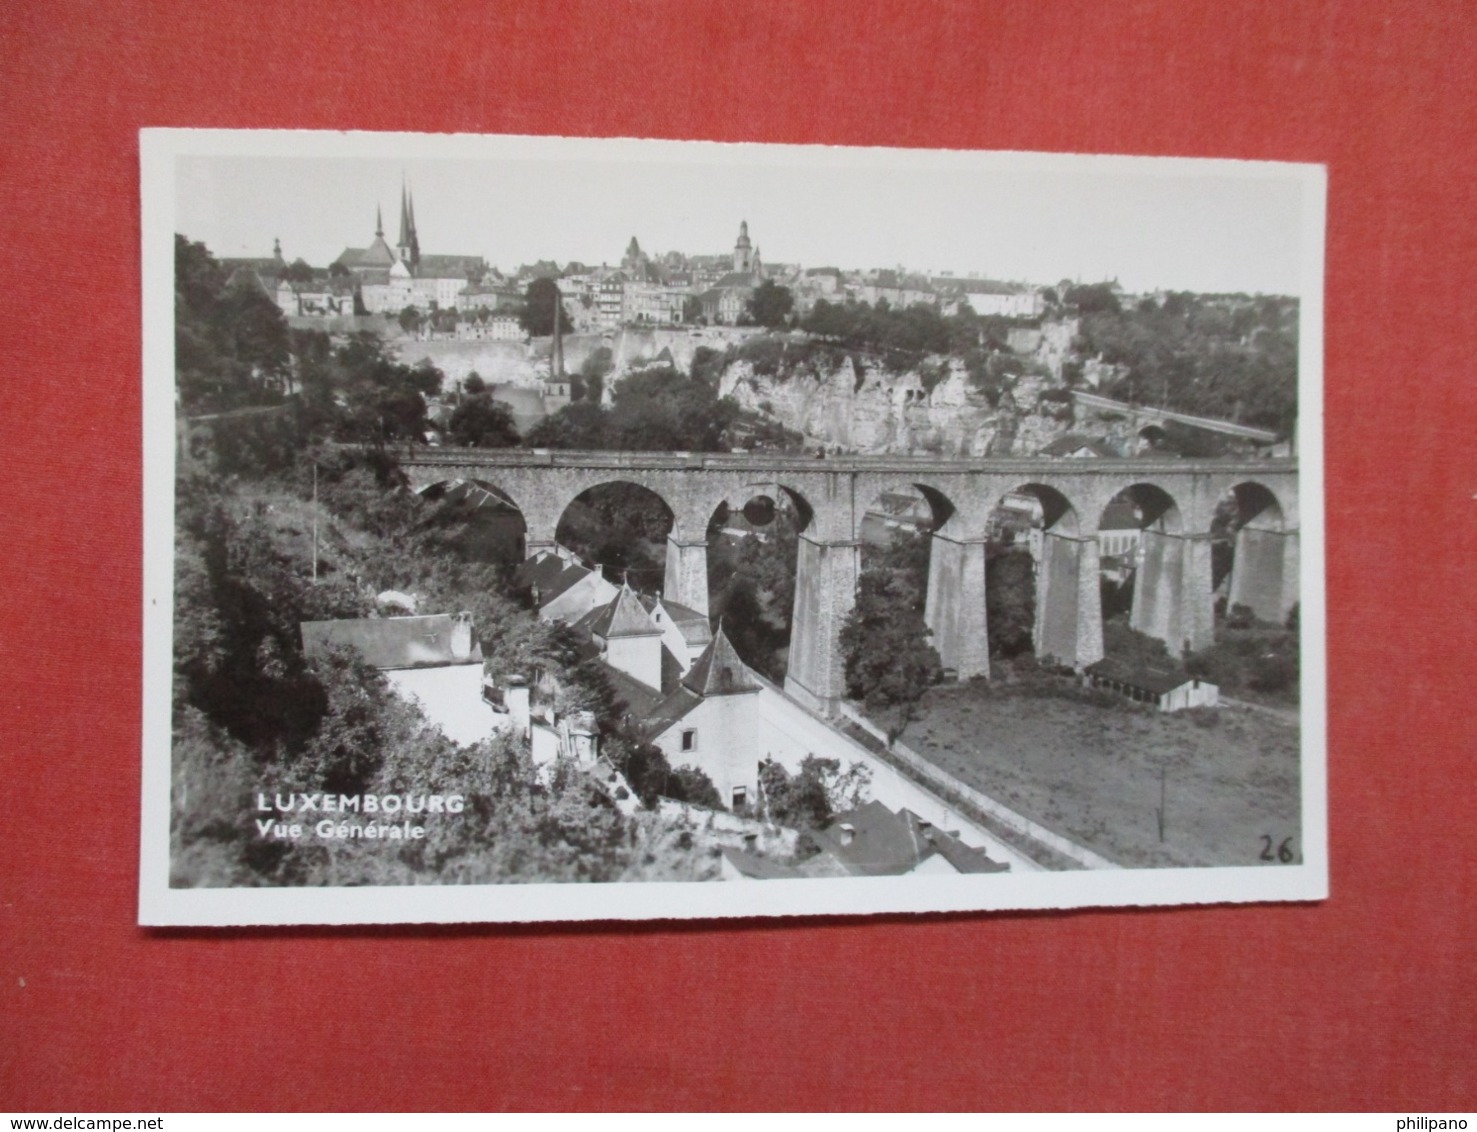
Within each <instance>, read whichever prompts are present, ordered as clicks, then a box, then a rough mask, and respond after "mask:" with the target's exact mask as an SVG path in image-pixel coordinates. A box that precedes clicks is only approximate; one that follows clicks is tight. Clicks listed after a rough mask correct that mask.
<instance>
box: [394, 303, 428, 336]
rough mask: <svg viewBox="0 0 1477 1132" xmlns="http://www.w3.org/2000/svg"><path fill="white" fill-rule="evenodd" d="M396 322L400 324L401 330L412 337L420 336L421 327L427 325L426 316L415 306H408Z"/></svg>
mask: <svg viewBox="0 0 1477 1132" xmlns="http://www.w3.org/2000/svg"><path fill="white" fill-rule="evenodd" d="M396 321H398V322H399V323H400V329H401V330H403V331H405V333H407V334H410V335H415V334H419V333H420V330H421V327H422V326H424V325H425V322H426V316H425V315H423V314H421V312H420V311H419V310H418V309H417V308H416V307H413V306H407V307H406V308H405V309H404V310H402V311H401V312H400V314H399V316H398V317H397V319H396Z"/></svg>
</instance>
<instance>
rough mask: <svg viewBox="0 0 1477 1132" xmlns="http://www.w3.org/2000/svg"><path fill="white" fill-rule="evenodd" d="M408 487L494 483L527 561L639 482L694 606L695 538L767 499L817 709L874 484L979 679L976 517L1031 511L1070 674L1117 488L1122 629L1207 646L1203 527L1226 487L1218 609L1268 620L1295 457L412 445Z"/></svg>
mask: <svg viewBox="0 0 1477 1132" xmlns="http://www.w3.org/2000/svg"><path fill="white" fill-rule="evenodd" d="M400 463H401V466H402V467H403V468H404V470H405V472H406V474H407V476H408V477H409V478H410V482H411V486H412V487H413V488H414V489H415V490H417V491H420V490H424V489H425V488H427V487H430V486H432V485H434V484H438V483H445V482H449V481H454V480H467V481H474V482H477V483H479V484H482V485H484V486H486V487H489V488H493V489H495V490H496V491H497V492H498V493H499V494H500V495H502V496H504V497H505V498H506V499H507V500H508V501H509V502H511V503H512V504H513V505H514V506H516V507H517V508H518V510H519V511H520V512H521V513H522V515H523V519H524V522H525V524H526V528H527V536H526V537H527V548H528V552H529V553H530V554H531V553H534V552H535V551H537V550H539V549H540V548H545V547H552V546H553V544H554V534H555V531H556V529H557V528H558V525H559V520H560V517H561V516H562V515H563V513H564V510H565V508H566V507H567V506H568V505H569V504H570V503H571V502H572V501H573V500H574V499H575V497H576V496H578V495H580V494H581V493H582V492H584V491H587V490H588V489H590V488H592V487H597V486H599V485H601V484H607V483H612V482H626V483H635V484H639V485H641V486H642V487H645V488H648V489H650V490H651V491H653V492H655V493H656V494H657V495H658V496H660V497H661V498H662V499H663V500H664V501H665V503H666V505H667V507H668V508H669V509H670V510H671V512H672V529H671V532H670V534H669V535H668V544H667V565H666V582H665V587H664V591H665V594H666V596H667V597H669V598H671V599H673V600H675V601H678V602H680V603H682V604H683V605H687V606H689V607H691V608H693V609H697V610H700V611H702V612H707V609H708V576H707V531H708V526H709V523H710V521H711V519H712V517H713V514H714V512H715V511H716V510H717V508H718V507H719V506H720V505H721V504H725V503H726V504H728V505H729V506H731V507H735V508H738V507H742V506H743V505H744V503H745V502H746V501H747V500H749V499H751V498H753V497H754V496H755V495H767V496H771V497H774V496H776V495H777V494H778V493H780V492H783V493H784V494H785V495H787V496H788V497H789V499H790V500H791V501H792V502H793V503H794V505H795V508H796V510H797V511H798V513H799V515H800V519H801V522H802V524H803V529H802V531H801V534H800V546H799V555H798V562H797V566H796V571H797V576H796V584H795V607H794V615H793V619H792V622H791V645H790V659H789V675H788V676H787V678H786V681H785V684H786V690H787V691H788V692H790V693H791V694H792V695H794V696H795V697H796V698H798V699H800V700H801V701H802V702H804V703H806V704H808V705H809V706H811V707H813V708H816V709H818V710H822V711H833V710H834V709H835V706H836V703H837V701H838V699H839V698H840V697H841V696H842V695H843V694H844V692H845V678H844V673H843V670H842V658H841V649H840V632H841V625H842V623H843V621H844V620H845V618H846V615H847V613H848V612H849V611H850V610H851V608H852V605H853V603H854V600H855V590H856V582H857V575H858V572H859V557H860V556H859V538H860V532H861V524H862V519H863V517H864V515H865V513H866V511H867V509H868V508H869V507H870V506H871V505H872V504H873V503H874V502H875V501H876V500H877V499H878V498H879V496H881V494H882V493H883V492H884V491H885V490H889V489H896V488H899V487H903V486H907V485H912V486H914V487H916V488H917V489H918V490H919V491H920V492H921V493H922V494H923V496H924V497H925V498H926V499H927V500H928V502H929V504H930V506H931V507H932V508H933V513H934V522H935V529H934V532H933V537H932V546H931V553H930V566H929V579H928V604H927V621H928V624H929V627H930V628H931V629H932V630H933V643H934V645H935V647H936V648H937V649H938V652H939V655H940V658H941V659H942V661H943V663H944V665H945V666H946V667H950V668H953V669H955V670H957V672H958V673H959V675H960V676H961V677H968V676H973V675H980V674H984V675H988V673H989V637H988V626H987V624H986V614H985V540H986V532H987V530H988V527H989V521H990V516H991V513H992V512H993V511H994V510H995V508H997V507H998V506H999V505H1000V503H1001V500H1002V499H1003V498H1004V497H1005V496H1007V495H1008V494H1011V493H1018V494H1026V495H1031V496H1034V497H1035V498H1036V499H1037V500H1038V501H1039V502H1040V504H1041V509H1042V537H1041V551H1040V555H1039V559H1038V566H1037V579H1036V626H1035V644H1036V651H1037V655H1039V656H1051V657H1055V658H1056V659H1058V660H1059V661H1062V662H1065V663H1068V664H1072V665H1075V666H1082V665H1086V664H1091V663H1093V662H1094V661H1096V660H1100V659H1101V658H1102V655H1103V651H1102V650H1103V644H1102V641H1103V633H1102V608H1101V601H1100V596H1099V560H1098V543H1097V537H1096V536H1097V531H1098V523H1099V519H1100V517H1101V516H1102V513H1103V510H1104V508H1105V507H1106V506H1107V505H1108V503H1109V502H1110V501H1111V500H1112V499H1113V498H1114V497H1115V496H1116V495H1118V494H1119V493H1120V492H1124V491H1128V492H1130V493H1131V494H1132V496H1133V498H1134V500H1135V502H1136V503H1137V504H1138V507H1139V511H1140V513H1141V514H1142V515H1143V520H1142V522H1143V533H1142V534H1141V536H1140V539H1141V545H1142V553H1141V560H1140V565H1139V570H1138V575H1137V580H1136V583H1135V588H1134V601H1133V611H1132V614H1131V622H1132V624H1133V626H1134V627H1135V628H1137V629H1140V630H1142V631H1144V632H1146V633H1149V634H1150V635H1152V636H1155V637H1158V638H1159V639H1161V640H1163V641H1164V642H1166V644H1168V646H1169V648H1170V651H1171V652H1172V653H1179V652H1181V651H1182V650H1183V649H1185V648H1191V649H1198V648H1203V647H1205V646H1206V645H1208V644H1210V643H1212V641H1213V639H1214V637H1213V633H1214V615H1213V597H1212V585H1211V525H1212V519H1213V517H1214V514H1215V511H1216V506H1217V504H1218V502H1219V501H1220V500H1221V499H1222V498H1223V497H1224V496H1226V495H1227V493H1234V495H1235V498H1236V501H1237V504H1238V508H1239V511H1240V515H1241V520H1242V525H1241V527H1240V531H1239V533H1238V535H1237V538H1236V547H1235V565H1234V567H1233V570H1232V577H1231V582H1230V601H1231V602H1232V603H1238V602H1239V603H1242V604H1245V605H1248V606H1250V607H1251V608H1252V609H1253V610H1254V611H1255V612H1256V613H1257V615H1258V616H1259V617H1263V618H1266V619H1269V620H1281V619H1282V618H1283V617H1285V616H1286V615H1287V613H1288V611H1289V609H1290V608H1291V606H1292V605H1293V603H1294V602H1296V601H1297V599H1298V577H1299V569H1298V477H1297V465H1296V461H1295V460H1290V459H1259V460H1183V459H1124V460H1113V459H1052V458H1047V457H1031V458H1025V459H1016V458H1012V459H996V458H983V459H965V460H938V459H933V458H929V457H908V456H840V457H829V458H826V459H816V458H809V457H796V456H785V455H766V454H762V453H760V454H746V455H738V454H735V455H728V454H722V455H718V454H698V453H692V454H688V453H670V452H572V451H557V452H550V451H544V450H532V451H530V450H523V449H488V450H477V449H436V448H416V449H413V450H409V451H405V452H402V453H400Z"/></svg>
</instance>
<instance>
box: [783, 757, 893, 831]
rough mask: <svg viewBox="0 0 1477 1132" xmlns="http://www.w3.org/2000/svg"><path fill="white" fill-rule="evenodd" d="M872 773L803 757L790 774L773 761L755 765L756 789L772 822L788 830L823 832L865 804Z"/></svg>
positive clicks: (859, 767) (833, 761)
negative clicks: (841, 816) (849, 812)
mask: <svg viewBox="0 0 1477 1132" xmlns="http://www.w3.org/2000/svg"><path fill="white" fill-rule="evenodd" d="M871 783H872V772H871V770H870V769H868V767H867V766H866V765H865V764H862V763H852V764H851V766H850V767H849V768H847V769H846V770H845V771H843V770H842V769H841V760H840V759H823V758H818V757H817V756H815V755H806V756H805V758H804V759H803V760H802V761H801V763H800V769H799V770H797V771H796V772H795V773H794V774H793V775H792V774H790V772H789V771H787V770H785V768H784V767H783V766H781V765H780V764H779V763H777V762H775V761H774V760H773V759H766V760H765V761H764V762H762V763H761V764H760V765H759V789H760V792H761V793H762V794H763V796H764V804H765V806H766V807H767V809H768V811H769V817H770V819H771V820H772V821H775V822H778V823H779V824H780V825H785V826H789V827H790V828H792V829H801V830H806V829H823V828H825V827H826V826H827V825H829V824H830V822H831V820H832V819H833V818H834V817H835V816H836V815H837V814H838V813H844V812H846V811H847V810H854V809H856V808H857V807H858V806H860V805H863V804H865V803H866V801H867V799H868V796H869V794H870V793H871Z"/></svg>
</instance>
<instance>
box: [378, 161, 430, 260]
mask: <svg viewBox="0 0 1477 1132" xmlns="http://www.w3.org/2000/svg"><path fill="white" fill-rule="evenodd" d="M374 236H375V239H376V240H383V239H384V238H385V217H384V210H383V209H382V208H381V207H380V206H379V205H375V206H374ZM395 248H396V250H397V251H398V252H399V254H400V262H401V263H403V264H404V265H405V266H406V267H407V268H409V269H410V270H411V271H414V270H415V269H416V268H417V267H419V266H420V262H421V241H420V237H419V236H417V235H416V232H415V198H414V197H413V196H412V195H411V192H410V187H409V185H407V184H406V183H405V182H404V181H401V182H400V239H399V240H398V241H397V242H396V244H395Z"/></svg>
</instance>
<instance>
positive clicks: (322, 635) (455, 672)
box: [299, 613, 510, 743]
mask: <svg viewBox="0 0 1477 1132" xmlns="http://www.w3.org/2000/svg"><path fill="white" fill-rule="evenodd" d="M299 629H300V631H301V633H302V638H303V656H304V657H306V658H307V659H308V660H309V661H322V660H324V659H325V658H327V657H328V656H329V655H330V654H331V653H333V652H336V651H340V650H343V651H351V652H354V653H357V654H358V655H359V656H360V657H361V658H362V659H363V661H364V662H365V663H366V664H369V665H371V666H373V667H374V668H377V669H379V670H380V672H381V673H382V674H383V675H384V677H385V679H386V680H387V681H389V684H390V687H391V688H393V689H394V690H395V692H396V693H397V694H398V695H400V696H402V697H403V698H405V699H407V700H413V701H415V702H416V703H417V704H418V705H419V706H420V709H421V711H422V712H424V713H425V716H426V718H427V719H429V720H430V721H431V722H432V723H433V724H435V725H436V726H437V727H438V728H440V729H441V731H442V732H443V733H444V734H445V735H446V736H447V738H449V739H453V740H455V741H456V742H458V743H476V742H479V741H480V740H483V739H486V738H488V737H489V736H491V735H493V734H494V733H496V732H498V731H500V730H503V729H505V728H506V727H508V726H509V725H510V720H509V717H508V716H507V715H499V714H498V713H496V712H495V711H494V710H493V708H492V707H491V706H490V705H489V704H488V703H487V702H486V701H484V699H483V697H482V647H481V646H480V645H479V644H478V643H477V635H476V633H475V631H474V628H473V625H472V617H471V614H469V613H456V614H451V613H433V614H429V615H426V616H419V617H360V618H354V619H348V620H342V621H304V622H302V623H301V625H300V626H299Z"/></svg>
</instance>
